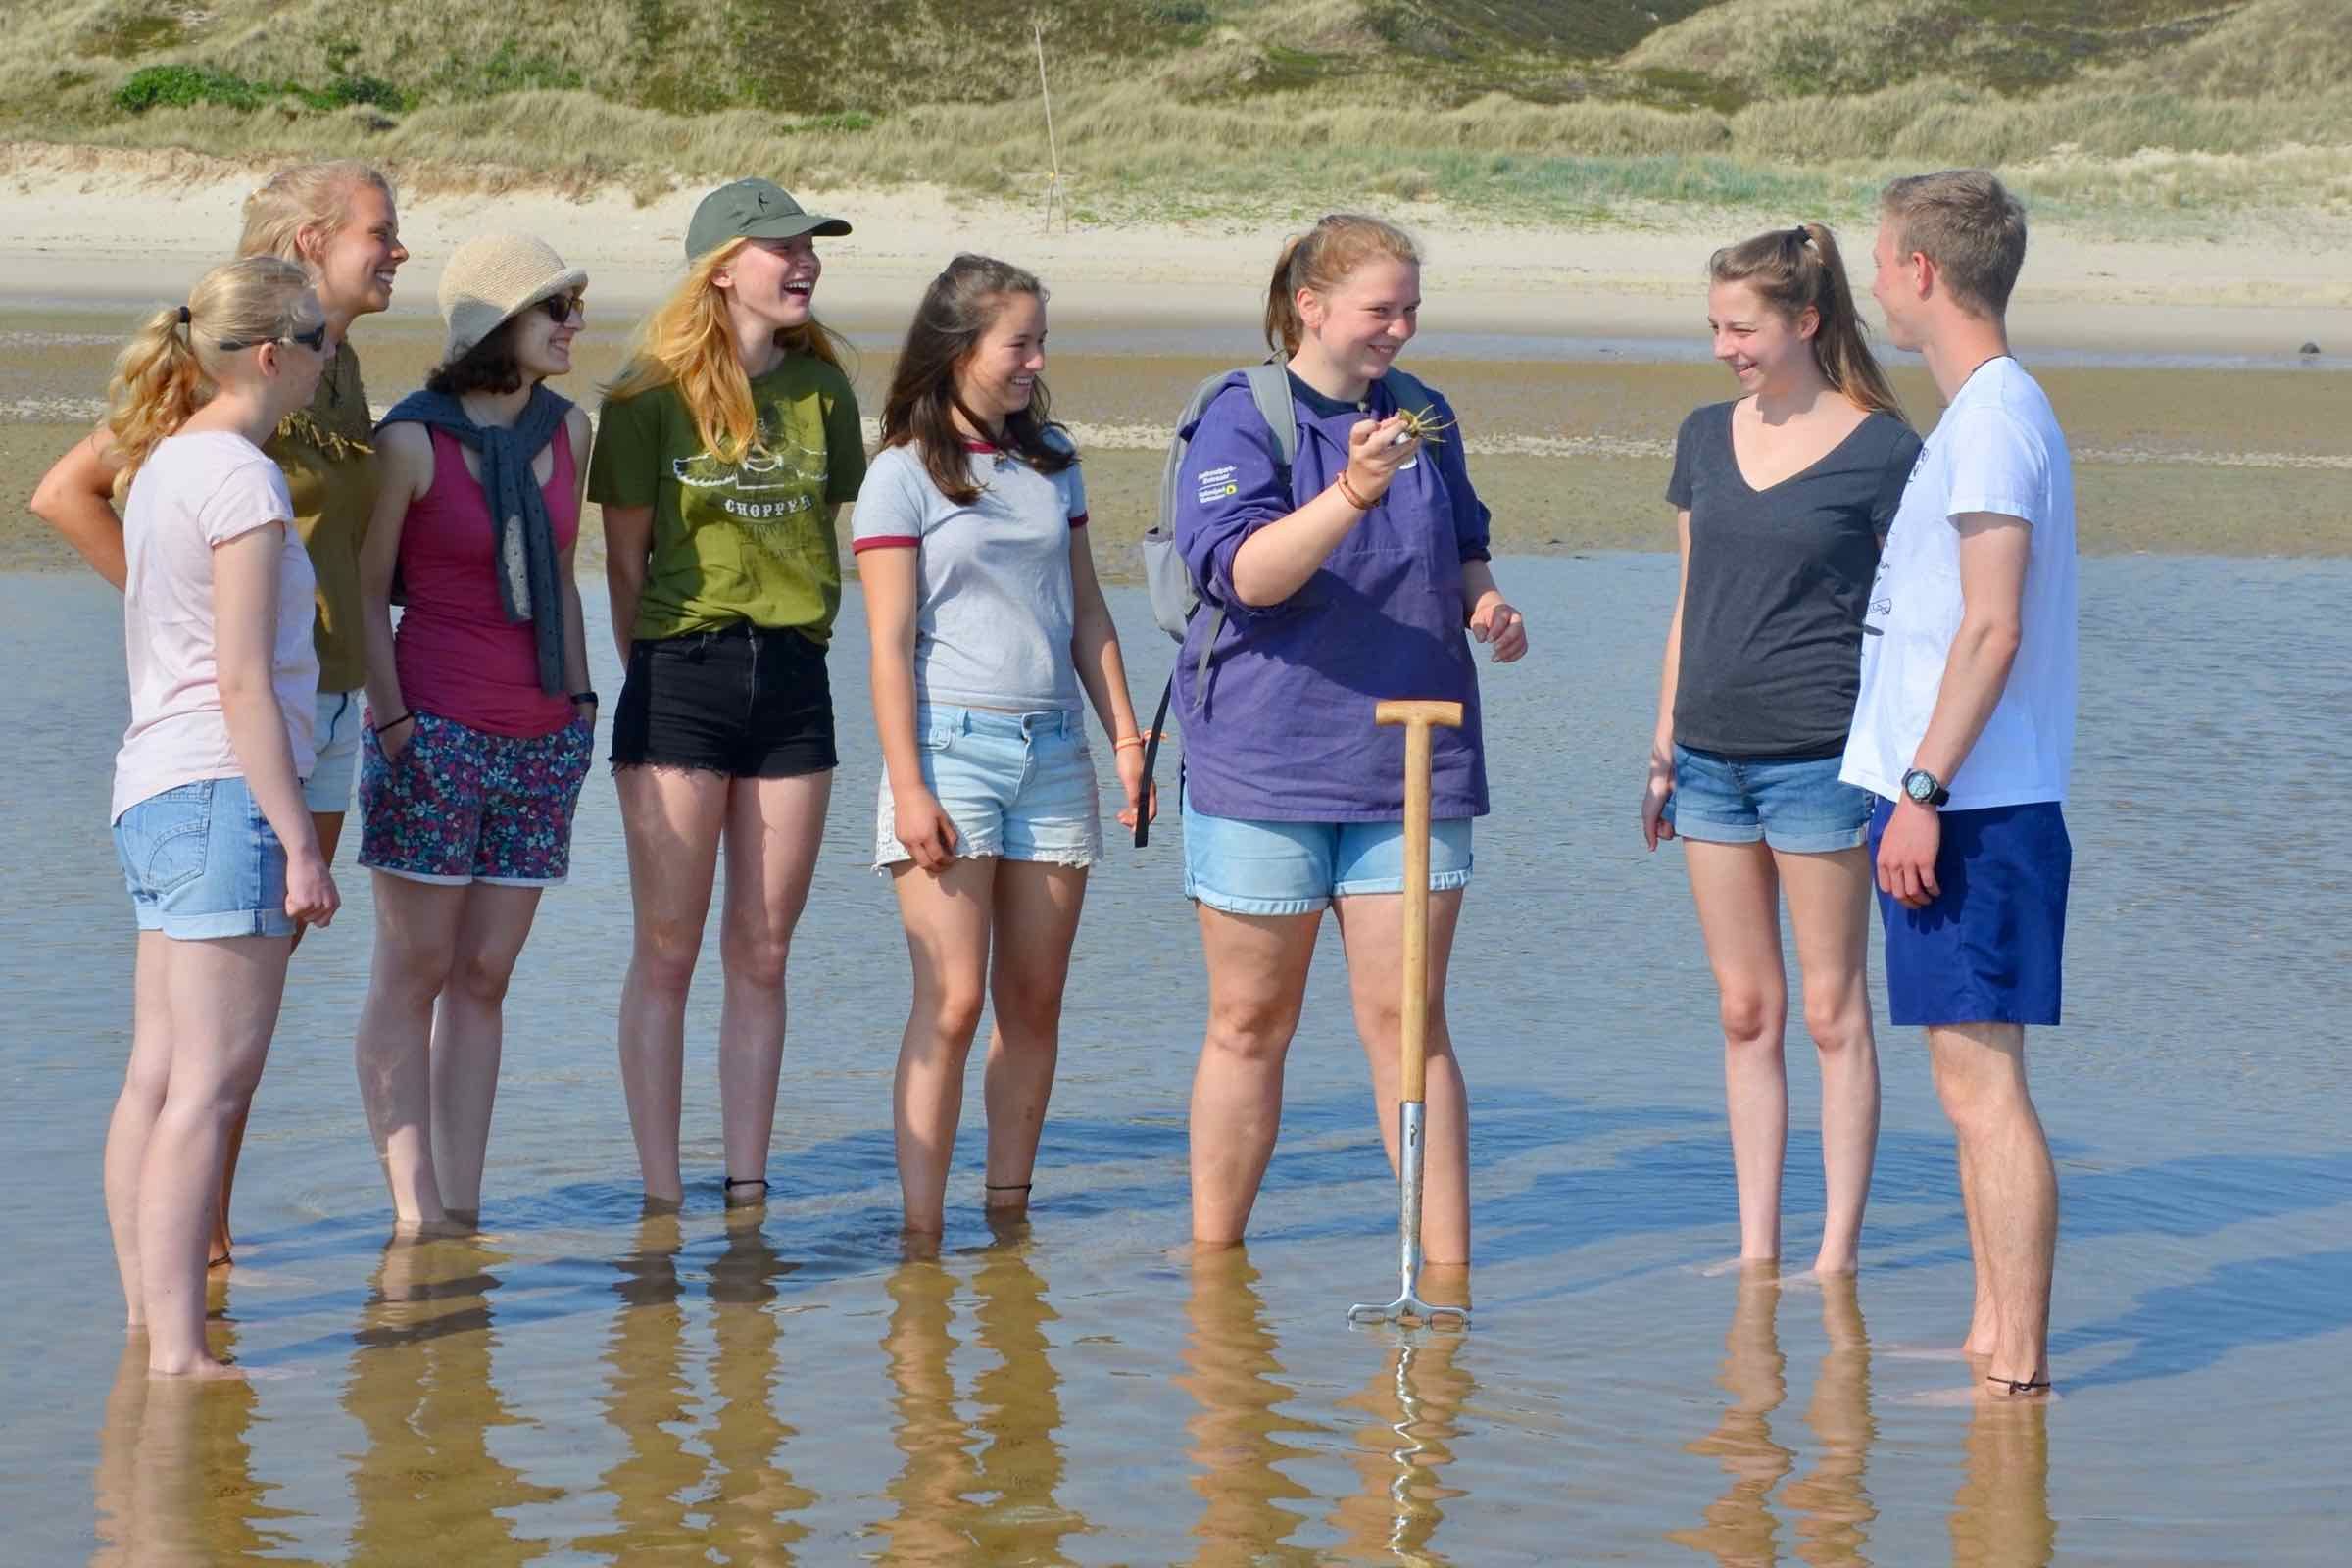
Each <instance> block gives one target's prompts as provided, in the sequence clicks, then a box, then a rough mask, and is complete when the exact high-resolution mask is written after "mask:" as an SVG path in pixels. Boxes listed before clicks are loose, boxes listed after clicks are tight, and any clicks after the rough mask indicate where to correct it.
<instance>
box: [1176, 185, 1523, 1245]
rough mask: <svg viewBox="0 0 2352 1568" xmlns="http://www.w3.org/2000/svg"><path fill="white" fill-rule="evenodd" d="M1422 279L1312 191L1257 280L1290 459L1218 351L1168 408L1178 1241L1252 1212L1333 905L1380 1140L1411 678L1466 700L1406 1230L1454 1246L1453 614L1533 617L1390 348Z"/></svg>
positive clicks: (1397, 944)
mask: <svg viewBox="0 0 2352 1568" xmlns="http://www.w3.org/2000/svg"><path fill="white" fill-rule="evenodd" d="M1420 307H1421V266H1420V257H1419V254H1418V253H1417V252H1416V251H1415V250H1414V248H1413V243H1412V241H1411V240H1410V239H1409V238H1408V237H1406V236H1405V235H1404V234H1403V233H1402V232H1401V231H1399V230H1398V229H1397V228H1395V227H1394V226H1392V225H1391V224H1389V223H1386V222H1383V221H1380V220H1379V219H1376V218H1366V217H1360V216H1355V215H1350V214H1338V215H1334V216H1332V217H1328V218H1325V219H1324V220H1323V221H1321V222H1319V223H1317V224H1316V225H1315V226H1314V228H1313V229H1311V230H1310V231H1308V232H1307V233H1306V234H1304V235H1302V236H1301V237H1299V238H1298V239H1296V240H1293V241H1292V242H1291V243H1290V244H1289V245H1287V246H1285V247H1284V249H1283V253H1282V257H1281V259H1280V260H1279V261H1278V262H1277V263H1276V264H1275V268H1274V279H1273V285H1272V288H1271V290H1270V291H1269V294H1268V298H1267V302H1266V338H1267V341H1268V343H1269V344H1270V345H1272V346H1274V347H1276V348H1277V349H1278V350H1279V351H1280V352H1281V353H1282V354H1284V355H1285V356H1287V359H1288V365H1289V371H1290V390H1291V397H1292V401H1293V403H1294V405H1295V407H1296V411H1297V419H1298V456H1297V459H1296V461H1295V462H1293V463H1292V464H1290V465H1289V466H1287V468H1286V466H1285V465H1284V464H1283V462H1282V458H1281V453H1280V449H1279V447H1278V446H1277V445H1276V442H1275V438H1274V432H1273V431H1272V430H1271V429H1269V428H1268V427H1267V425H1266V422H1265V418H1264V417H1263V416H1261V415H1260V414H1259V413H1258V410H1257V405H1256V403H1255V401H1254V400H1253V399H1252V397H1251V396H1250V388H1249V386H1248V384H1247V382H1246V378H1245V377H1244V376H1243V375H1241V374H1240V373H1238V372H1237V373H1236V374H1235V375H1234V376H1233V378H1232V379H1231V381H1230V382H1229V383H1228V384H1227V385H1226V386H1225V388H1224V389H1223V390H1222V391H1220V392H1218V393H1217V394H1216V395H1215V396H1214V397H1213V398H1212V399H1211V400H1210V401H1209V403H1208V405H1207V406H1206V407H1205V408H1204V409H1203V410H1202V411H1201V418H1200V420H1199V421H1198V423H1196V424H1195V425H1194V426H1193V427H1192V428H1191V429H1190V430H1188V431H1187V432H1185V433H1186V435H1187V436H1188V438H1189V440H1190V442H1191V446H1190V448H1189V449H1188V452H1187V455H1186V483H1185V484H1184V486H1183V488H1182V492H1181V495H1180V499H1179V507H1178V512H1177V516H1176V541H1177V547H1178V549H1179V550H1180V552H1181V553H1182V554H1183V556H1184V559H1185V563H1186V564H1187V565H1188V566H1189V567H1190V568H1191V570H1192V574H1193V580H1194V581H1195V582H1196V583H1197V584H1199V586H1200V589H1201V596H1202V598H1203V600H1204V601H1205V602H1206V603H1207V604H1208V605H1209V606H1210V607H1211V608H1212V609H1215V610H1222V611H1223V612H1224V613H1223V614H1222V616H1218V615H1215V614H1199V615H1195V616H1194V617H1193V620H1192V626H1191V629H1190V631H1189V633H1188V635H1187V638H1186V643H1185V649H1184V652H1183V654H1182V655H1181V656H1180V657H1179V658H1178V660H1177V666H1176V667H1177V687H1176V696H1177V701H1178V703H1179V704H1180V705H1181V711H1182V713H1183V715H1184V741H1185V759H1184V761H1185V770H1184V842H1185V892H1186V894H1187V895H1188V896H1189V897H1190V898H1192V900H1193V901H1194V903H1195V906H1196V907H1198V908H1199V910H1200V919H1201V948H1202V950H1203V953H1204V955H1205V956H1206V958H1207V963H1208V990H1209V1013H1208V1030H1207V1037H1206V1039H1205V1040H1204V1042H1203V1043H1202V1046H1201V1065H1200V1068H1199V1070H1198V1072H1197V1073H1196V1074H1195V1076H1194V1079H1193V1107H1192V1176H1193V1237H1194V1240H1195V1241H1196V1242H1201V1243H1208V1244H1220V1245H1221V1244H1230V1243H1235V1242H1238V1241H1240V1240H1241V1238H1242V1232H1243V1230H1244V1228H1245V1227H1246V1226H1247V1225H1248V1223H1249V1219H1250V1206H1251V1205H1252V1204H1253V1203H1254V1202H1255V1201H1256V1199H1257V1189H1258V1183H1259V1182H1260V1180H1262V1179H1263V1177H1264V1175H1265V1171H1266V1161H1267V1160H1268V1158H1269V1157H1270V1156H1271V1155H1272V1153H1273V1152H1274V1138H1275V1134H1276V1132H1277V1131H1278V1130H1279V1128H1280V1126H1281V1120H1282V1074H1283V1059H1284V1057H1285V1055H1286V1054H1288V1053H1289V1050H1290V1045H1291V1038H1292V1035H1293V1034H1294V1033H1295V1032H1296V1031H1297V1029H1298V1025H1299V1005H1300V1003H1301V1001H1302V1000H1303V998H1304V996H1305V991H1306V973H1307V966H1308V964H1309V962H1310V961H1311V959H1312V958H1313V956H1314V947H1315V933H1316V930H1317V928H1318V926H1319V925H1320V924H1321V922H1322V916H1323V910H1324V908H1325V907H1331V908H1333V909H1335V910H1336V911H1337V912H1338V914H1339V920H1340V932H1341V936H1342V938H1343V940H1344V943H1345V946H1346V949H1347V954H1348V976H1349V982H1350V988H1351V991H1352V995H1353V1000H1354V1004H1355V1020H1356V1029H1357V1032H1358V1034H1359V1035H1360V1036H1361V1038H1362V1040H1363V1044H1364V1053H1365V1055H1366V1056H1367V1058H1368V1059H1369V1060H1370V1062H1371V1067H1372V1083H1373V1088H1374V1091H1375V1093H1376V1095H1377V1098H1378V1100H1379V1104H1380V1111H1379V1115H1380V1127H1381V1135H1382V1137H1383V1138H1384V1139H1387V1140H1388V1141H1389V1158H1390V1162H1391V1163H1392V1164H1394V1163H1395V1161H1396V1158H1397V1149H1396V1142H1395V1140H1396V1131H1397V1092H1398V1088H1399V1085H1398V1059H1397V1057H1398V1032H1399V1015H1400V1003H1401V999H1400V998H1399V996H1398V994H1397V974H1398V972H1399V969H1400V968H1401V965H1402V948H1403V939H1402V932H1403V902H1404V901H1403V900H1402V898H1401V897H1399V895H1400V894H1401V892H1402V891H1403V886H1404V878H1403V869H1404V847H1403V817H1404V761H1403V758H1404V743H1403V738H1402V732H1401V731H1400V730H1396V729H1382V728H1380V727H1379V726H1378V725H1376V724H1375V723H1374V721H1373V708H1374V705H1375V704H1376V703H1377V702H1379V701H1380V700H1381V699H1383V698H1390V697H1411V698H1431V699H1439V700H1447V701H1453V702H1459V703H1460V704H1462V706H1463V709H1464V722H1463V724H1462V727H1461V728H1460V729H1458V730H1446V729H1441V730H1439V731H1437V732H1436V737H1435V740H1436V760H1435V769H1434V776H1433V796H1432V809H1431V815H1432V817H1433V818H1434V822H1433V843H1432V846H1431V854H1430V879H1429V885H1430V890H1431V894H1432V897H1431V900H1430V943H1429V954H1430V973H1429V988H1430V999H1429V1037H1428V1049H1429V1090H1428V1103H1429V1121H1428V1129H1429V1131H1428V1140H1429V1142H1428V1154H1427V1172H1428V1175H1427V1181H1428V1186H1427V1189H1426V1197H1425V1201H1424V1206H1423V1210H1422V1212H1423V1216H1424V1217H1423V1221H1422V1235H1423V1243H1424V1246H1425V1248H1426V1250H1427V1253H1428V1258H1429V1261H1430V1262H1432V1263H1439V1264H1446V1263H1454V1264H1462V1263H1467V1262H1468V1261H1469V1256H1470V1204H1469V1193H1468V1166H1469V1138H1468V1131H1469V1127H1468V1119H1467V1114H1466V1100H1465V1096H1464V1091H1463V1088H1462V1074H1461V1069H1460V1067H1459V1066H1458V1065H1456V1063H1455V1061H1454V1056H1453V1042H1452V1038H1451V1037H1450V1035H1449V1034H1448V1033H1447V1032H1446V1010H1445V992H1446V959H1447V957H1448V956H1449V955H1450V953H1451V951H1452V946H1453V931H1454V922H1455V920H1456V919H1457V918H1458V916H1459V915H1460V912H1461V906H1462V890H1463V888H1464V887H1465V886H1466V885H1467V884H1468V883H1469V880H1470V820H1471V818H1472V817H1475V816H1481V815H1484V814H1485V812H1486V810H1487V775H1486V759H1485V748H1484V745H1483V742H1482V739H1481V735H1480V728H1479V712H1478V674H1477V670H1476V668H1475V666H1474V665H1473V663H1472V662H1471V651H1470V646H1469V640H1468V638H1467V637H1465V636H1464V635H1463V633H1464V628H1465V627H1467V629H1468V631H1469V634H1470V636H1474V637H1476V638H1478V640H1479V641H1481V642H1484V643H1488V644H1490V645H1491V646H1492V647H1493V649H1494V657H1495V660H1496V661H1497V662H1509V661H1511V660H1515V659H1517V658H1519V657H1520V656H1521V655H1523V654H1524V653H1526V652H1527V632H1526V629H1525V627H1524V625H1523V624H1522V622H1521V619H1520V615H1519V613H1518V612H1517V611H1515V610H1513V609H1512V608H1511V607H1510V606H1509V605H1507V604H1505V603H1504V602H1503V598H1502V594H1501V593H1500V591H1499V590H1497V589H1496V588H1495V574H1494V572H1493V570H1492V569H1491V568H1490V567H1489V565H1488V551H1487V518H1488V512H1487V509H1486V507H1485V506H1484V505H1483V504H1482V503H1481V502H1480V501H1479V499H1478V493H1477V492H1476V491H1475V490H1473V489H1472V488H1471V485H1470V475H1469V472H1468V470H1467V469H1466V468H1465V467H1464V466H1463V460H1462V444H1461V438H1460V433H1459V432H1458V431H1457V430H1455V429H1453V428H1451V426H1450V421H1451V419H1452V417H1453V416H1452V410H1451V409H1450V408H1449V407H1448V406H1447V405H1446V401H1445V400H1444V399H1443V398H1441V397H1439V396H1437V395H1436V394H1435V393H1431V392H1425V391H1424V392H1422V393H1421V396H1420V398H1419V399H1416V398H1414V397H1413V396H1411V395H1410V389H1406V390H1407V392H1408V395H1407V396H1406V397H1404V398H1402V399H1400V398H1399V396H1398V392H1399V390H1400V389H1399V387H1398V386H1397V383H1399V382H1404V381H1405V380H1406V378H1405V377H1403V376H1401V375H1399V376H1397V377H1395V378H1393V379H1392V378H1391V377H1390V374H1389V371H1390V367H1391V365H1392V363H1393V362H1394V361H1395V359H1396V357H1397V353H1398V352H1399V351H1400V350H1401V349H1402V348H1403V347H1404V345H1405V344H1406V343H1407V342H1409V341H1411V339H1412V336H1413V333H1414V331H1415V330H1416V329H1417V326H1418V319H1419V313H1420ZM1424 400H1425V401H1426V404H1427V407H1428V408H1429V410H1430V412H1431V413H1432V414H1433V415H1434V416H1435V417H1437V418H1438V419H1439V420H1440V421H1444V422H1445V426H1446V427H1445V430H1444V434H1443V435H1442V436H1439V437H1437V438H1436V439H1433V440H1428V441H1423V440H1420V439H1416V438H1413V437H1412V436H1411V435H1410V434H1409V433H1408V430H1407V421H1406V419H1405V417H1403V416H1402V415H1401V414H1400V412H1399V410H1400V408H1403V407H1410V406H1412V405H1413V404H1414V403H1415V402H1417V401H1424ZM1209 639H1213V642H1211V644H1210V646H1209V647H1208V649H1207V652H1208V654H1209V658H1208V662H1207V664H1206V670H1205V673H1202V672H1201V653H1202V651H1203V650H1202V643H1203V641H1204V640H1209Z"/></svg>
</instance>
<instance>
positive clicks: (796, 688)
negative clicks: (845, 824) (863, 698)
mask: <svg viewBox="0 0 2352 1568" xmlns="http://www.w3.org/2000/svg"><path fill="white" fill-rule="evenodd" d="M840 761H841V757H840V754H839V753H838V752H837V751H836V750H835V749H834V745H833V688H832V685H831V683H830V682H829V681H828V680H827V679H826V677H825V650H824V649H823V648H822V647H821V646H819V645H818V644H816V643H813V642H810V641H809V639H808V638H807V637H804V636H802V635H801V634H800V633H799V632H797V631H793V630H790V629H785V630H776V629H773V628H770V627H764V626H754V625H752V624H751V623H750V622H748V621H737V622H735V623H734V624H733V625H730V626H723V627H720V628H719V629H717V630H715V631H695V632H687V633H685V634H684V635H682V636H677V637H662V638H658V639H655V640H652V641H645V640H640V641H638V642H636V643H633V644H631V645H630V648H629V669H628V675H627V677H626V678H625V679H624V680H623V682H622V683H621V688H620V706H619V707H618V708H617V709H615V710H614V711H613V766H614V767H639V766H651V767H679V768H692V769H698V770H701V771H705V772H714V773H725V774H727V775H729V776H730V777H734V778H791V777H794V776H795V775H798V774H802V773H822V772H824V771H825V770H827V769H828V768H832V767H835V766H837V765H839V763H840Z"/></svg>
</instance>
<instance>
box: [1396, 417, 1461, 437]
mask: <svg viewBox="0 0 2352 1568" xmlns="http://www.w3.org/2000/svg"><path fill="white" fill-rule="evenodd" d="M1397 417H1398V418H1400V419H1402V420H1403V421H1404V428H1403V429H1401V430H1399V431H1397V441H1396V444H1397V446H1402V445H1404V444H1405V443H1406V442H1407V441H1410V440H1412V439H1414V438H1415V437H1419V438H1420V439H1421V440H1422V441H1425V442H1428V443H1431V444H1433V445H1443V444H1444V443H1445V439H1446V438H1445V437H1444V436H1442V435H1440V434H1439V433H1438V432H1439V431H1441V430H1450V429H1452V428H1453V426H1454V423H1455V421H1454V420H1452V419H1444V418H1440V417H1438V413H1437V411H1436V410H1435V409H1398V410H1397Z"/></svg>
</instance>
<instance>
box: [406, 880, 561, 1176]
mask: <svg viewBox="0 0 2352 1568" xmlns="http://www.w3.org/2000/svg"><path fill="white" fill-rule="evenodd" d="M540 891H541V890H540V889H538V888H510V887H497V886H493V885H491V884H488V883H482V882H477V883H475V884H474V885H473V886H471V887H469V888H466V890H465V899H464V902H463V905H462V907H461V908H460V910H459V914H458V929H457V936H456V941H455V945H454V956H453V961H452V962H451V964H450V970H449V983H448V984H447V985H446V986H444V987H442V989H441V1004H440V1007H439V1010H438V1015H437V1016H436V1018H435V1020H434V1025H433V1052H432V1097H433V1119H432V1130H433V1175H434V1178H435V1179H436V1180H437V1181H438V1182H439V1183H440V1187H441V1202H442V1206H443V1207H445V1208H446V1209H448V1210H449V1212H450V1213H451V1215H452V1217H454V1218H459V1219H463V1220H466V1221H467V1222H468V1223H470V1222H473V1221H476V1220H478V1219H479V1218H480V1216H481V1210H482V1165H483V1162H484V1161H485V1160H486V1159H487V1158H488V1155H489V1149H490V1112H491V1108H492V1106H493V1105H494V1104H495V1103H496V1102H497V1099H498V1061H499V1055H500V1052H501V1050H502V1049H503V1047H504V1044H505V1022H504V1019H505V1012H504V1009H505V1005H506V998H507V983H508V981H510V980H512V979H513V978H514V975H515V959H516V958H519V957H520V956H522V945H523V943H524V941H525V940H527V939H528V938H529V936H530V934H531V917H532V916H533V915H534V914H536V913H537V912H538V909H539V894H540Z"/></svg>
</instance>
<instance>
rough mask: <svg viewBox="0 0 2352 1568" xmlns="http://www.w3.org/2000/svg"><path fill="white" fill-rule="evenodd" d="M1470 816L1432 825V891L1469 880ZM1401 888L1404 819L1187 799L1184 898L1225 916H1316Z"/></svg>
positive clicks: (1458, 884) (1449, 888) (1430, 860)
mask: <svg viewBox="0 0 2352 1568" xmlns="http://www.w3.org/2000/svg"><path fill="white" fill-rule="evenodd" d="M1470 820H1471V819H1470V818H1469V817H1466V816H1461V817H1447V818H1445V819H1443V820H1440V821H1435V822H1432V823H1430V824H1429V890H1430V891H1431V892H1432V893H1444V892H1447V891H1450V890H1451V889H1454V888H1460V887H1467V886H1469V885H1470V864H1471V857H1470ZM1403 891H1404V824H1403V823H1402V822H1276V821H1260V820H1256V819H1253V818H1247V817H1238V816H1210V815H1209V814H1207V813H1206V812H1204V811H1196V810H1194V809H1193V805H1192V802H1191V801H1190V800H1187V801H1186V802H1185V805H1184V893H1185V897H1187V898H1189V899H1193V900H1195V901H1197V902H1199V903H1201V904H1205V905H1207V906H1208V907H1210V908H1212V909H1219V910H1222V911H1224V912H1225V913H1227V914H1312V913H1314V912H1315V911H1316V910H1317V909H1321V908H1323V907H1326V906H1328V905H1329V904H1330V903H1331V901H1332V900H1333V899H1335V898H1349V897H1352V896H1354V895H1356V894H1359V893H1402V892H1403Z"/></svg>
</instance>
